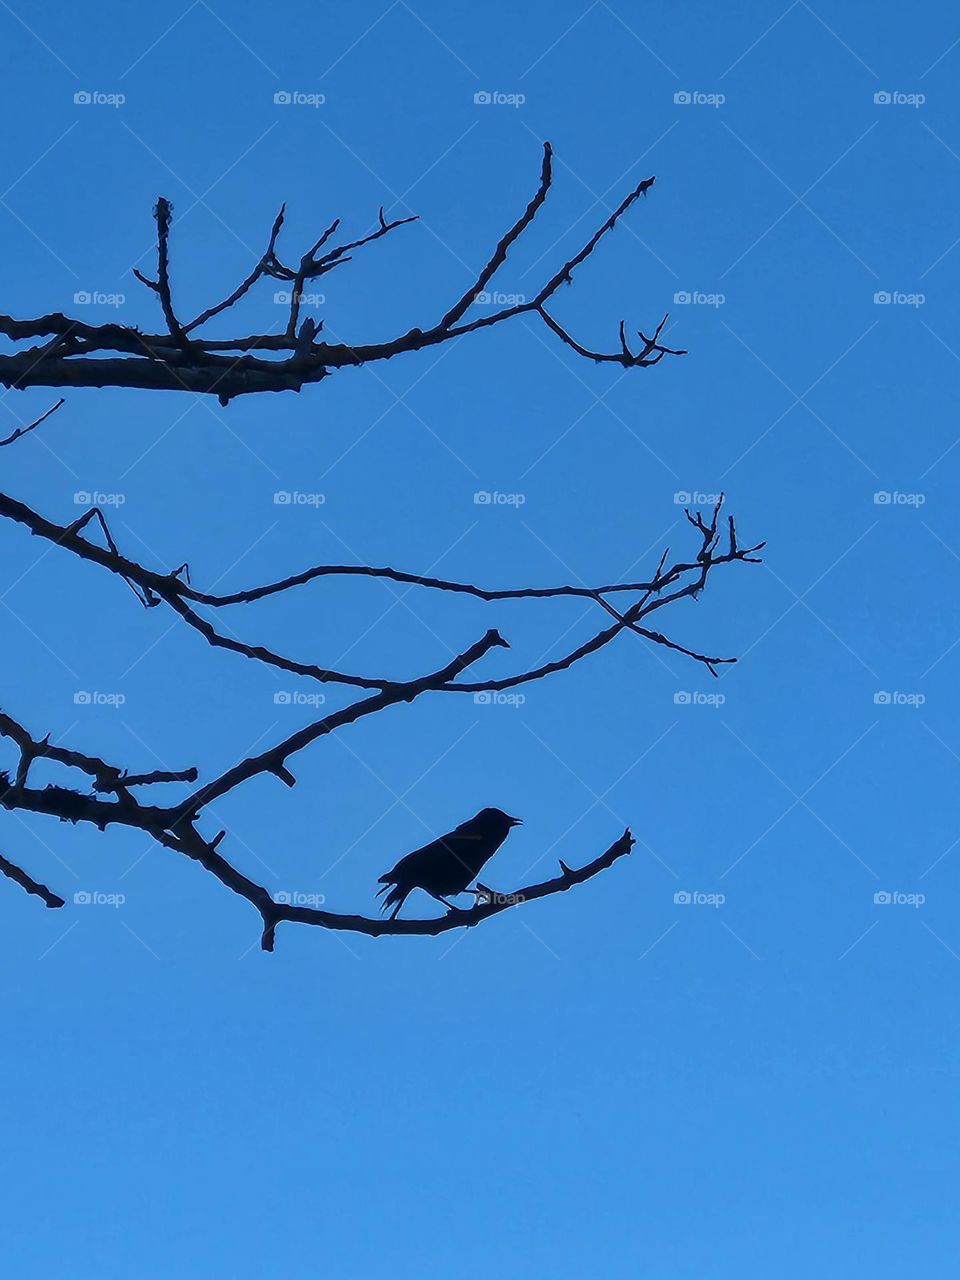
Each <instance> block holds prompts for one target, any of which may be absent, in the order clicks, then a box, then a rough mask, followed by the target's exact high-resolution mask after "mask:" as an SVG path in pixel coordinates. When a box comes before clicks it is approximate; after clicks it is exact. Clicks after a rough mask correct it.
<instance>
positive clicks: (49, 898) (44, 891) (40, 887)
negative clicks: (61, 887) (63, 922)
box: [0, 854, 66, 908]
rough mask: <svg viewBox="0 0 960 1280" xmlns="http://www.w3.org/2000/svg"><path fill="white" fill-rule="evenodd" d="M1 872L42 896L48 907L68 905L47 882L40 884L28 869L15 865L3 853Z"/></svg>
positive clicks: (29, 890) (31, 891) (22, 887)
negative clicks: (27, 871)
mask: <svg viewBox="0 0 960 1280" xmlns="http://www.w3.org/2000/svg"><path fill="white" fill-rule="evenodd" d="M0 874H3V875H5V876H7V877H8V878H9V879H10V880H15V881H16V883H17V884H18V885H19V886H20V888H21V889H25V890H26V892H27V893H32V894H33V895H34V896H35V897H37V898H42V899H43V902H44V905H45V906H47V907H51V908H56V907H62V906H65V905H66V904H65V903H64V900H63V898H61V897H60V896H59V895H58V894H56V893H54V892H53V891H52V890H51V889H48V888H47V886H46V885H45V884H40V883H39V881H37V880H34V879H33V878H32V877H31V876H28V875H27V873H26V871H24V870H22V868H20V867H18V866H15V865H14V863H12V862H11V861H10V860H9V859H8V858H5V857H4V856H3V854H0Z"/></svg>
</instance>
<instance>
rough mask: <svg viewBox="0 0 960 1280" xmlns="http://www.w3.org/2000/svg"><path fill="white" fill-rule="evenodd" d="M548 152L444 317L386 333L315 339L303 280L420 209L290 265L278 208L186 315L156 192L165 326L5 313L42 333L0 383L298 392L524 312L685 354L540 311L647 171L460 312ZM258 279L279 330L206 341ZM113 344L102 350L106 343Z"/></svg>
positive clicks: (545, 184)
mask: <svg viewBox="0 0 960 1280" xmlns="http://www.w3.org/2000/svg"><path fill="white" fill-rule="evenodd" d="M552 157H553V150H552V148H551V146H550V143H549V142H548V143H545V144H544V150H543V165H542V168H541V173H540V182H539V185H538V187H537V191H536V193H535V195H534V196H533V198H532V199H531V200H530V202H529V204H528V205H527V207H526V209H525V210H524V212H523V213H522V215H521V216H520V217H519V218H518V219H517V221H516V222H515V223H514V224H513V226H512V227H511V228H510V230H509V231H507V233H506V234H505V235H504V236H503V237H502V238H501V239H500V241H499V242H498V243H497V245H496V247H495V249H494V251H493V253H492V254H491V256H490V257H489V259H488V260H487V262H486V263H485V264H484V266H483V268H482V269H481V270H480V271H479V272H478V274H477V276H476V277H475V279H474V281H473V283H472V284H471V286H470V288H469V289H468V290H466V291H465V292H464V293H463V294H461V296H460V297H459V298H458V300H457V301H456V302H455V303H454V304H453V306H451V307H449V308H448V309H447V310H446V311H445V312H444V314H443V315H442V316H441V318H440V320H439V321H437V322H436V323H435V324H433V325H431V326H429V327H428V328H426V329H422V328H417V327H415V328H411V329H408V330H407V331H406V332H405V333H402V334H399V335H398V336H396V337H394V338H391V339H388V340H387V341H385V342H374V343H369V342H349V343H347V342H339V341H334V342H327V341H323V340H321V338H320V336H319V335H320V333H321V331H322V329H323V324H322V322H317V321H315V320H313V319H312V318H311V317H307V319H305V320H303V321H302V322H301V320H300V304H301V299H302V293H303V286H304V284H305V283H306V282H307V281H308V280H315V279H317V278H319V277H320V276H323V275H325V274H326V273H327V272H329V271H332V270H333V269H334V268H336V267H340V266H342V265H344V264H345V263H348V262H350V261H351V259H352V255H353V254H354V253H355V252H356V251H357V250H358V249H361V248H363V247H364V246H366V245H369V244H372V243H373V242H374V241H377V240H380V239H382V238H383V237H384V236H386V235H388V234H389V233H390V232H391V231H394V230H395V229H396V228H398V227H402V226H405V225H407V224H409V223H411V222H414V221H416V218H415V217H405V218H395V219H392V220H387V218H386V217H385V215H384V211H383V209H382V208H381V209H380V212H379V215H378V219H377V224H376V226H375V229H374V230H373V231H371V232H368V233H367V234H365V235H362V236H359V237H358V238H356V239H354V240H348V241H344V242H343V243H341V244H338V245H334V246H333V247H332V248H329V249H327V250H326V252H323V253H321V250H322V249H323V248H324V246H325V245H326V244H327V242H328V241H329V240H330V239H331V238H332V237H333V236H334V235H335V234H336V232H337V230H338V228H339V226H340V219H339V218H337V219H335V220H334V221H333V222H332V223H331V224H330V225H329V226H328V227H327V229H326V230H325V231H324V232H323V234H322V235H321V236H320V237H319V239H318V240H317V241H316V242H315V243H314V244H313V245H312V246H311V247H310V248H309V249H308V250H307V252H306V253H305V254H303V255H302V257H301V258H300V262H299V264H298V265H297V266H296V267H290V266H287V265H286V264H285V263H284V262H283V261H282V260H281V259H280V257H279V256H278V252H277V241H278V238H279V235H280V231H281V228H282V226H283V220H284V212H285V210H284V207H281V209H280V212H279V213H278V214H277V217H276V219H275V220H274V223H273V227H272V229H271V232H270V238H269V241H268V243H267V247H266V249H265V250H264V253H263V254H262V256H261V257H260V259H259V261H258V262H257V263H256V264H255V266H254V267H253V269H252V270H251V271H250V272H249V274H248V275H247V276H246V277H245V278H244V279H243V280H242V281H241V283H240V284H239V285H238V286H237V287H236V288H235V289H234V290H233V291H232V292H231V293H229V294H228V295H227V296H226V298H224V299H223V300H222V301H221V302H218V303H216V304H214V305H213V306H210V307H207V308H206V309H205V310H203V311H201V312H200V313H199V315H197V316H196V317H195V318H194V319H193V320H191V321H190V322H189V323H188V324H183V323H182V322H181V321H180V319H179V318H178V316H177V314H176V311H175V309H174V305H173V299H172V292H171V282H170V227H171V222H172V217H173V209H172V206H171V204H170V202H169V201H168V200H167V199H165V198H164V197H162V196H161V197H160V198H159V199H158V201H157V204H156V208H155V210H154V216H155V218H156V223H157V278H156V279H155V280H152V279H150V278H149V277H148V276H146V275H144V274H143V273H142V272H140V271H135V273H134V274H135V275H136V277H137V279H138V280H140V281H141V282H142V283H143V284H144V285H146V287H147V288H148V289H149V290H150V291H151V292H152V293H153V294H155V295H156V297H157V298H158V300H159V302H160V308H161V310H162V312H163V317H164V321H165V324H166V328H167V332H166V333H145V332H143V331H142V330H141V329H139V328H137V327H136V326H132V325H124V324H117V323H115V322H113V323H109V324H102V325H94V324H88V323H85V322H83V321H80V320H77V319H74V318H72V317H70V316H67V315H64V314H63V313H60V312H54V313H51V314H49V315H45V316H40V317H38V318H37V319H35V320H18V319H15V318H14V317H12V316H6V315H0V334H3V335H4V336H6V337H7V338H9V339H11V340H12V341H14V342H22V341H25V340H28V339H30V338H39V339H43V340H45V341H43V342H42V345H40V346H34V347H28V348H26V349H24V350H21V351H17V352H15V353H12V354H7V355H0V383H2V384H3V385H5V386H7V387H15V388H18V389H23V388H26V387H36V386H49V387H106V386H110V387H140V388H146V389H151V390H173V391H176V390H184V391H192V392H194V393H197V394H210V395H216V396H217V397H218V398H219V400H220V402H221V403H222V404H227V403H228V402H229V401H230V400H232V399H233V398H234V397H235V396H238V395H245V394H252V393H255V392H260V391H299V390H300V389H301V388H302V387H304V386H306V385H308V384H310V383H314V382H319V381H321V380H322V379H323V378H325V377H327V376H328V375H329V374H330V373H331V372H332V371H333V370H334V369H341V368H346V367H351V366H358V365H363V364H367V363H369V362H372V361H377V360H389V359H391V358H392V357H393V356H396V355H401V354H404V353H406V352H412V351H422V350H424V349H426V348H428V347H431V346H436V345H437V344H439V343H443V342H449V341H450V340H452V339H454V338H458V337H461V336H463V335H464V334H468V333H475V332H478V331H479V330H481V329H487V328H490V327H491V326H493V325H497V324H501V323H502V322H503V321H505V320H510V319H513V318H514V317H516V316H519V315H525V314H533V315H538V316H540V318H541V319H542V320H543V321H544V323H545V324H546V325H547V326H548V328H550V329H551V330H552V331H553V332H554V333H555V334H556V335H557V336H558V337H559V338H560V339H561V341H562V342H563V343H564V344H565V345H567V346H569V347H570V348H571V349H572V350H574V351H576V352H577V354H579V355H581V356H584V357H586V358H587V359H590V360H594V361H597V362H600V363H606V362H613V363H616V364H620V365H622V366H623V367H624V368H650V367H651V366H653V365H656V364H659V362H660V361H661V360H662V359H663V357H664V356H665V355H684V354H685V352H683V351H681V350H679V349H676V348H671V347H667V346H665V345H663V344H662V343H661V342H660V335H661V333H662V332H663V329H664V326H665V324H666V321H667V317H666V316H664V318H663V320H661V321H660V323H659V325H658V326H657V329H656V331H655V333H654V335H653V337H652V338H647V337H645V336H644V334H643V333H642V332H641V333H640V338H641V340H642V343H643V345H642V347H641V348H640V349H639V350H638V351H636V352H633V351H631V349H630V347H629V345H628V343H627V339H626V327H625V322H623V321H621V323H620V350H619V351H617V352H613V353H604V352H596V351H593V350H591V349H590V348H588V347H585V346H583V345H582V344H581V343H579V342H577V341H576V340H575V339H573V338H572V337H571V336H570V335H569V334H568V333H567V331H566V329H565V328H564V327H562V326H561V325H560V323H559V322H558V321H557V320H556V319H555V318H554V317H553V316H552V315H551V314H550V313H549V312H548V311H547V310H546V304H547V302H548V301H550V299H551V298H553V296H554V295H555V294H556V293H557V291H558V290H559V288H560V286H561V285H562V284H569V283H570V282H571V280H572V279H573V273H574V272H575V271H576V269H577V268H578V267H579V266H580V265H581V264H582V263H583V262H585V261H586V260H587V258H589V257H590V255H591V254H592V253H593V252H594V250H595V249H596V248H597V246H598V245H599V243H600V241H601V240H602V239H603V238H604V237H605V236H606V235H607V234H608V232H610V231H612V230H613V228H614V227H615V226H616V224H617V222H618V220H619V219H620V218H621V217H622V216H623V215H624V214H625V213H626V212H627V210H628V209H629V208H630V206H631V205H632V204H634V202H635V201H637V200H638V199H639V198H640V196H642V195H646V193H647V192H648V191H649V190H650V188H651V187H652V186H653V184H654V181H655V179H654V178H652V177H651V178H645V179H644V180H643V181H642V182H641V183H639V184H638V185H637V186H636V187H635V188H634V189H633V190H632V191H630V192H628V193H627V195H626V196H625V197H624V199H623V200H622V201H621V202H620V204H619V205H618V207H617V208H616V209H615V210H614V211H613V213H612V214H611V215H610V217H609V218H607V220H606V221H605V222H604V223H603V225H602V226H601V227H599V228H598V229H597V230H596V231H595V232H594V234H593V235H592V236H591V237H590V238H589V239H588V240H587V242H586V243H585V244H584V245H583V247H582V248H581V249H580V250H579V252H577V253H575V254H574V255H573V257H571V258H569V259H567V261H566V262H564V263H563V264H562V266H561V267H560V268H559V269H558V270H557V271H556V272H554V274H553V275H552V276H551V277H550V278H549V279H548V280H547V282H546V284H545V285H543V287H542V288H541V289H540V290H538V292H537V293H536V295H535V296H534V297H532V298H529V299H523V300H522V301H518V302H516V303H515V304H513V305H511V306H507V307H503V308H500V309H499V310H497V311H495V312H493V313H491V314H487V315H482V316H479V317H476V318H474V319H472V320H469V319H466V318H465V317H466V316H467V313H468V312H469V311H470V309H471V307H472V306H473V305H474V303H475V302H476V301H477V300H478V295H482V294H484V293H485V292H486V289H487V286H488V285H489V284H490V283H491V281H492V280H493V278H494V276H495V275H496V273H497V272H498V271H499V270H500V268H501V267H502V266H503V264H504V262H505V261H506V258H507V254H508V252H509V250H510V248H511V247H512V246H513V245H514V243H515V242H516V241H517V240H518V239H519V237H520V236H521V235H522V234H523V232H524V231H525V230H526V229H527V227H529V226H530V224H531V223H532V222H533V220H534V218H535V217H536V215H537V213H538V212H539V210H540V208H541V207H542V205H543V204H544V202H545V200H546V198H547V193H548V191H549V189H550V185H551V182H552V179H553V171H552ZM264 277H271V278H273V279H274V280H279V281H283V282H284V283H286V284H288V285H289V286H290V312H289V316H288V320H287V325H286V328H285V331H284V333H283V334H280V335H278V334H276V333H260V334H253V335H246V336H240V337H236V338H227V339H215V340H214V339H206V338H203V337H201V336H200V333H199V331H200V330H201V329H202V328H203V326H204V325H205V324H207V323H208V322H209V321H210V320H212V319H214V318H215V317H216V316H221V315H223V314H224V313H225V312H227V311H229V310H230V309H231V308H232V307H233V306H234V305H235V304H236V303H237V302H239V301H240V299H241V298H243V297H245V296H246V294H247V293H249V291H250V290H251V289H252V288H253V287H254V285H255V284H257V282H258V281H259V280H261V279H263V278H264ZM109 352H112V353H119V354H112V355H109V354H105V353H109Z"/></svg>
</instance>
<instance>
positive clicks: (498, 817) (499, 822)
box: [377, 809, 523, 920]
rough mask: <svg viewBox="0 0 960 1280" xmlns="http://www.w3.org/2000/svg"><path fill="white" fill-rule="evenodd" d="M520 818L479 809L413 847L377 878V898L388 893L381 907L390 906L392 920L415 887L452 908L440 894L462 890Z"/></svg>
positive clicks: (517, 824)
mask: <svg viewBox="0 0 960 1280" xmlns="http://www.w3.org/2000/svg"><path fill="white" fill-rule="evenodd" d="M522 821H523V819H522V818H511V817H510V816H509V814H506V813H504V812H503V810H502V809H481V810H480V812H479V813H478V814H477V816H476V817H475V818H470V819H469V820H468V821H467V822H461V824H460V826H459V827H457V828H456V829H455V830H453V831H450V832H449V833H448V834H447V835H445V836H441V837H440V838H439V839H438V840H433V841H431V842H430V844H425V845H424V846H423V848H422V849H414V851H413V853H408V854H407V856H406V857H405V858H401V859H400V861H399V862H398V863H397V865H396V866H395V867H394V868H393V870H392V871H388V872H387V874H386V875H385V876H381V877H380V879H379V880H378V881H377V883H378V884H382V885H383V888H382V889H380V890H379V891H378V893H377V897H378V898H379V897H380V895H381V894H383V893H386V894H387V896H386V898H384V900H383V910H384V911H386V910H387V909H388V908H389V907H393V908H394V909H393V913H392V915H391V916H390V919H391V920H395V919H396V918H397V913H398V912H399V910H400V908H401V907H402V906H403V904H404V902H405V901H406V898H407V895H408V894H410V893H412V892H413V890H414V889H423V890H424V891H425V892H426V893H429V894H430V896H431V897H432V898H436V899H437V900H438V902H442V903H443V904H444V906H447V907H454V904H453V903H452V902H447V900H446V898H445V897H444V896H443V895H444V894H447V893H463V892H464V890H465V889H466V888H467V886H468V885H470V884H471V883H472V882H473V881H474V880H475V879H476V878H477V876H478V875H479V874H480V870H481V868H482V867H483V865H484V863H485V862H488V861H489V860H490V858H492V857H493V855H494V854H495V853H496V852H497V850H498V849H499V848H500V846H501V845H502V844H503V842H504V840H506V838H507V835H508V834H509V832H510V828H511V827H516V826H519V825H520V823H521V822H522ZM391 886H392V888H391ZM388 889H390V892H389V893H387V890H388ZM394 904H396V905H394Z"/></svg>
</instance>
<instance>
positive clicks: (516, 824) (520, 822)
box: [510, 818, 523, 827]
mask: <svg viewBox="0 0 960 1280" xmlns="http://www.w3.org/2000/svg"><path fill="white" fill-rule="evenodd" d="M510 825H511V826H513V827H522V826H523V819H522V818H511V819H510Z"/></svg>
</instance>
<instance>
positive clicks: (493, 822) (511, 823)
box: [477, 809, 523, 831]
mask: <svg viewBox="0 0 960 1280" xmlns="http://www.w3.org/2000/svg"><path fill="white" fill-rule="evenodd" d="M477 821H478V822H482V823H484V824H485V825H487V824H489V825H490V826H491V827H505V828H506V829H507V830H508V831H509V829H510V828H511V827H521V826H523V819H522V818H511V817H510V815H509V813H504V812H503V810H502V809H481V810H480V812H479V813H478V814H477Z"/></svg>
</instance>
